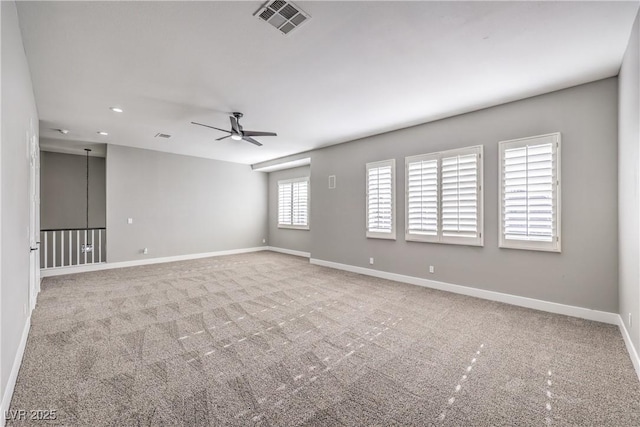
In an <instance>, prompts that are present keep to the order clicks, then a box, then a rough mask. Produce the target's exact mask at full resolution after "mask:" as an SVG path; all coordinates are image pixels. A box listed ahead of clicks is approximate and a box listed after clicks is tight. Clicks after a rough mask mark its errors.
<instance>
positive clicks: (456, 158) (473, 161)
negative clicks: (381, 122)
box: [405, 145, 483, 246]
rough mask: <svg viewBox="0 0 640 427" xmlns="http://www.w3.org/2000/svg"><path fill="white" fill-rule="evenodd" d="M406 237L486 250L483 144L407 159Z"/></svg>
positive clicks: (411, 239)
mask: <svg viewBox="0 0 640 427" xmlns="http://www.w3.org/2000/svg"><path fill="white" fill-rule="evenodd" d="M405 164H406V186H407V190H406V205H405V209H406V225H405V226H406V229H405V239H406V240H409V241H417V242H435V243H451V244H459V245H474V246H482V245H483V239H482V226H483V225H482V202H483V200H482V199H483V198H482V146H481V145H478V146H475V147H468V148H461V149H455V150H449V151H443V152H440V153H432V154H422V155H418V156H412V157H407V158H406V159H405Z"/></svg>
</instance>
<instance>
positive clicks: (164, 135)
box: [155, 133, 171, 139]
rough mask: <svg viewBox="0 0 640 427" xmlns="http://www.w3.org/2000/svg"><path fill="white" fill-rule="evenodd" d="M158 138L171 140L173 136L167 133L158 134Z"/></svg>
mask: <svg viewBox="0 0 640 427" xmlns="http://www.w3.org/2000/svg"><path fill="white" fill-rule="evenodd" d="M155 137H156V138H165V139H169V138H171V135H168V134H166V133H156V136H155Z"/></svg>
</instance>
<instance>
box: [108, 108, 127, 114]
mask: <svg viewBox="0 0 640 427" xmlns="http://www.w3.org/2000/svg"><path fill="white" fill-rule="evenodd" d="M109 109H110V110H111V111H113V112H114V113H122V112H124V110H123V109H122V108H120V107H111V108H109Z"/></svg>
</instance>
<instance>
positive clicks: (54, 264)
mask: <svg viewBox="0 0 640 427" xmlns="http://www.w3.org/2000/svg"><path fill="white" fill-rule="evenodd" d="M53 268H56V232H55V231H54V232H53Z"/></svg>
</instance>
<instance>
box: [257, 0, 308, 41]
mask: <svg viewBox="0 0 640 427" xmlns="http://www.w3.org/2000/svg"><path fill="white" fill-rule="evenodd" d="M254 16H257V17H258V18H260V19H261V20H263V21H266V22H267V23H269V24H271V26H272V27H274V28H276V29H277V30H278V31H280V32H281V33H282V34H284V35H287V34H289V33H290V32H291V31H293V30H295V29H296V28H298V27H299V26H300V25H302V24H304V23H305V22H307V21H308V20H309V18H311V17H310V16H309V15H308V14H307V13H306V12H303V11H302V9H300V8H299V7H298V6H296V5H295V4H293V3H291V2H288V1H283V0H275V1H269V2H267V3H265V4H264V5H263V6H262V7H261V8H260V10H258V11H257V12H256V13H255V15H254Z"/></svg>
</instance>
